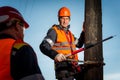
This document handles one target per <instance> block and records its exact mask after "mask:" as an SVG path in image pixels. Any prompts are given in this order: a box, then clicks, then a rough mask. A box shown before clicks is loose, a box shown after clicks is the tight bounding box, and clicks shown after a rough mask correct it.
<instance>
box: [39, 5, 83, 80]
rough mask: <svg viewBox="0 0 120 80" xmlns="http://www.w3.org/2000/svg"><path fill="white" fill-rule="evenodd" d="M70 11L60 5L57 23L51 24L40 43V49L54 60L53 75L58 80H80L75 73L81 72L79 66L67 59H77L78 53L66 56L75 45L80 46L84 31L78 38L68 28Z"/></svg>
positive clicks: (73, 49) (74, 48)
mask: <svg viewBox="0 0 120 80" xmlns="http://www.w3.org/2000/svg"><path fill="white" fill-rule="evenodd" d="M70 17H71V13H70V10H69V9H68V8H67V7H62V8H60V10H59V11H58V21H59V24H58V25H57V24H55V25H53V26H52V27H51V28H50V29H49V30H48V32H47V35H46V36H45V38H44V39H43V41H42V43H41V44H40V50H41V52H42V53H43V54H45V55H47V56H48V57H50V58H51V59H53V60H54V63H55V75H56V79H58V80H74V79H76V80H80V78H79V76H77V73H79V72H81V67H80V66H79V65H78V63H77V62H72V61H68V59H72V60H78V54H75V55H71V56H69V57H66V56H65V55H67V54H70V53H72V52H73V51H75V50H76V47H78V48H80V47H82V46H83V43H84V31H82V32H81V34H80V37H79V39H77V38H76V37H74V35H73V33H72V32H71V31H70V30H69V29H70V20H71V18H70Z"/></svg>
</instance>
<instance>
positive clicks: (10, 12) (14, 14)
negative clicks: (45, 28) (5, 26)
mask: <svg viewBox="0 0 120 80" xmlns="http://www.w3.org/2000/svg"><path fill="white" fill-rule="evenodd" d="M12 18H18V19H20V20H22V21H23V22H24V24H25V28H28V27H29V25H28V23H27V22H26V21H25V20H24V18H23V17H22V15H21V13H20V12H19V11H18V10H17V9H15V8H12V7H9V6H3V7H0V23H2V22H6V21H9V20H10V19H12Z"/></svg>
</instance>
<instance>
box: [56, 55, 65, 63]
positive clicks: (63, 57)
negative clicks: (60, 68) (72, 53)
mask: <svg viewBox="0 0 120 80" xmlns="http://www.w3.org/2000/svg"><path fill="white" fill-rule="evenodd" d="M65 60H66V57H65V55H63V54H57V55H56V56H55V61H56V62H62V61H65Z"/></svg>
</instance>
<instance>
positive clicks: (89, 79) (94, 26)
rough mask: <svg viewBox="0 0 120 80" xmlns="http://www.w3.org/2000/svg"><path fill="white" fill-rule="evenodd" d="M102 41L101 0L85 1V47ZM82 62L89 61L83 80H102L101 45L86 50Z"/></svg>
mask: <svg viewBox="0 0 120 80" xmlns="http://www.w3.org/2000/svg"><path fill="white" fill-rule="evenodd" d="M101 40H102V10H101V0H85V47H86V46H88V45H90V44H94V43H96V42H98V41H101ZM84 60H85V61H91V62H90V63H88V64H86V65H87V67H88V68H87V70H86V71H85V72H84V80H103V50H102V43H101V44H99V45H97V46H95V47H93V48H90V49H88V50H86V51H85V52H84Z"/></svg>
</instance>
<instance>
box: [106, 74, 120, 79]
mask: <svg viewBox="0 0 120 80" xmlns="http://www.w3.org/2000/svg"><path fill="white" fill-rule="evenodd" d="M119 79H120V73H111V74H106V75H105V79H104V80H119Z"/></svg>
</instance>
